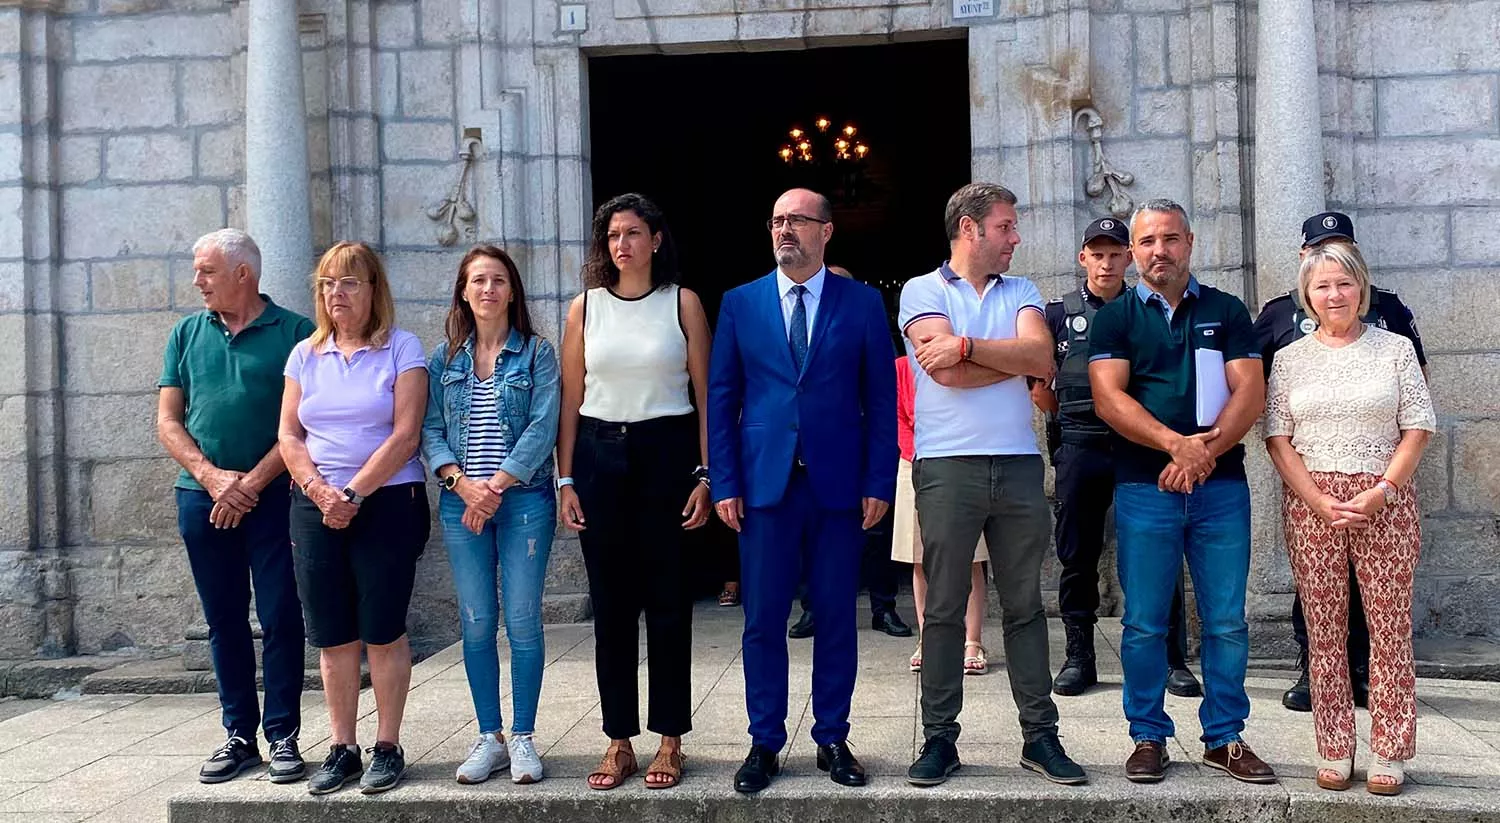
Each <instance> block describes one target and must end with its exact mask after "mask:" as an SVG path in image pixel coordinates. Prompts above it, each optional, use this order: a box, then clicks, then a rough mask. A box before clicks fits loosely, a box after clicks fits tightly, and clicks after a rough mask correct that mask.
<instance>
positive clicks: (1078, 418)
mask: <svg viewBox="0 0 1500 823" xmlns="http://www.w3.org/2000/svg"><path fill="white" fill-rule="evenodd" d="M1078 263H1079V265H1081V266H1083V269H1084V272H1085V279H1084V282H1083V284H1082V285H1080V286H1079V287H1078V289H1077V290H1076V291H1072V292H1069V293H1068V294H1066V295H1064V296H1063V297H1062V299H1060V300H1053V301H1052V302H1050V303H1048V304H1047V308H1046V316H1047V327H1048V328H1049V329H1051V331H1052V339H1053V340H1054V341H1055V347H1054V349H1053V358H1054V362H1055V367H1056V373H1055V375H1054V377H1053V380H1052V382H1051V384H1050V385H1049V384H1048V383H1047V382H1046V381H1040V380H1038V381H1033V382H1032V386H1031V397H1032V401H1033V402H1034V403H1035V404H1036V406H1037V408H1039V409H1041V410H1042V411H1044V412H1046V413H1047V450H1048V451H1049V452H1050V453H1051V456H1052V466H1053V469H1054V470H1055V471H1056V477H1057V480H1056V498H1057V503H1058V512H1057V530H1056V536H1057V559H1058V560H1059V561H1060V562H1061V563H1062V574H1061V577H1060V579H1059V581H1058V603H1059V607H1060V610H1061V612H1062V618H1063V626H1064V629H1065V630H1066V632H1067V638H1068V651H1067V661H1066V662H1064V663H1063V667H1062V670H1061V671H1059V672H1058V673H1057V677H1056V678H1055V679H1054V680H1053V682H1052V692H1053V694H1057V695H1064V696H1071V695H1078V694H1083V692H1084V691H1085V690H1086V689H1088V687H1090V686H1092V685H1094V684H1095V683H1097V682H1098V672H1097V669H1096V667H1095V663H1094V624H1095V623H1096V622H1097V620H1098V617H1097V615H1096V613H1097V612H1098V610H1099V556H1100V554H1101V553H1102V552H1103V549H1104V515H1105V512H1106V511H1107V510H1108V509H1109V507H1110V504H1111V502H1112V501H1113V499H1114V491H1115V466H1114V459H1113V457H1112V456H1111V454H1110V444H1109V427H1108V426H1106V425H1105V424H1104V422H1103V421H1101V420H1100V419H1099V417H1098V416H1097V415H1096V414H1094V396H1093V392H1092V390H1091V389H1090V388H1089V331H1090V326H1091V325H1092V324H1093V321H1094V314H1095V313H1096V312H1098V310H1099V309H1100V308H1101V307H1103V306H1104V304H1105V303H1108V302H1109V301H1111V300H1114V299H1115V298H1116V297H1119V296H1120V295H1121V294H1123V293H1124V292H1125V269H1126V267H1128V266H1129V265H1130V229H1129V228H1128V227H1127V226H1126V225H1125V223H1124V222H1123V221H1121V220H1117V219H1115V218H1112V217H1104V218H1100V219H1098V220H1095V221H1094V222H1092V223H1090V224H1089V226H1088V228H1087V229H1085V230H1084V232H1083V246H1082V248H1081V249H1080V250H1079V252H1078ZM1182 622H1183V607H1182V589H1181V582H1180V578H1179V584H1178V591H1177V595H1176V597H1175V598H1174V601H1173V604H1172V619H1171V627H1170V630H1169V635H1170V637H1169V638H1168V643H1167V648H1168V652H1167V656H1168V665H1169V667H1170V669H1171V671H1170V673H1169V676H1168V678H1167V690H1168V691H1170V692H1171V693H1172V694H1174V695H1178V696H1181V697H1197V696H1200V695H1201V694H1202V693H1203V692H1202V688H1201V687H1200V686H1199V684H1198V680H1197V678H1195V677H1194V676H1193V673H1192V672H1191V671H1189V670H1188V668H1187V665H1186V663H1185V657H1186V636H1185V635H1184V633H1183V631H1182Z"/></svg>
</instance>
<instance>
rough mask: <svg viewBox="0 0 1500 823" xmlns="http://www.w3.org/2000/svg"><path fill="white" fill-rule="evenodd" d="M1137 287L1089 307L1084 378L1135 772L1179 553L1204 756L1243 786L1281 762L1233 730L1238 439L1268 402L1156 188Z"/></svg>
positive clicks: (1238, 673) (1162, 754)
mask: <svg viewBox="0 0 1500 823" xmlns="http://www.w3.org/2000/svg"><path fill="white" fill-rule="evenodd" d="M1130 234H1131V247H1130V251H1131V255H1132V256H1133V257H1134V258H1135V268H1136V271H1138V272H1139V273H1140V276H1141V278H1140V281H1139V282H1138V283H1137V284H1136V287H1135V290H1134V294H1133V295H1126V296H1125V297H1124V298H1123V299H1120V300H1115V301H1113V302H1111V303H1109V304H1107V305H1105V306H1104V307H1103V308H1101V309H1100V310H1099V313H1098V315H1097V316H1096V317H1095V319H1094V338H1093V345H1092V350H1091V351H1092V354H1091V355H1090V357H1089V381H1090V383H1091V385H1092V387H1093V393H1094V405H1095V408H1096V410H1097V412H1098V414H1099V417H1100V419H1102V420H1103V421H1104V422H1105V423H1107V424H1108V425H1109V427H1110V429H1111V430H1112V431H1113V432H1114V434H1113V437H1114V438H1115V452H1114V453H1115V479H1116V486H1115V530H1116V533H1117V535H1118V538H1119V549H1118V552H1117V555H1118V561H1119V566H1120V585H1121V587H1122V588H1123V589H1124V591H1125V619H1124V621H1123V622H1124V632H1123V635H1122V637H1121V640H1120V660H1121V664H1122V665H1123V668H1124V670H1125V688H1124V691H1125V695H1124V697H1125V700H1124V702H1125V717H1126V719H1127V720H1129V721H1130V736H1131V739H1133V740H1134V741H1135V744H1136V747H1135V751H1134V753H1132V754H1131V755H1130V758H1129V759H1128V760H1127V761H1126V762H1125V776H1126V777H1127V778H1129V779H1130V780H1133V781H1136V782H1142V783H1152V782H1156V781H1159V780H1161V779H1162V778H1163V777H1164V776H1165V774H1166V766H1167V753H1166V739H1167V738H1168V737H1173V736H1175V735H1176V730H1175V729H1174V727H1173V725H1172V719H1171V718H1170V717H1168V716H1167V713H1166V709H1165V707H1164V705H1163V691H1164V690H1165V688H1166V680H1167V648H1166V638H1167V621H1168V618H1169V616H1170V608H1171V604H1172V595H1173V592H1174V591H1175V589H1176V582H1177V575H1178V574H1179V570H1180V569H1181V568H1182V562H1183V558H1184V557H1186V559H1187V564H1188V571H1189V572H1190V573H1191V574H1192V576H1193V588H1194V592H1195V594H1196V595H1197V601H1198V616H1199V618H1200V621H1201V623H1202V628H1203V690H1204V700H1203V703H1202V705H1201V706H1200V707H1199V711H1198V716H1199V720H1200V721H1201V722H1202V725H1203V735H1202V740H1203V745H1204V753H1203V762H1204V764H1205V765H1207V766H1211V767H1214V768H1218V769H1221V770H1223V771H1226V772H1228V773H1229V774H1230V775H1231V776H1233V777H1235V778H1237V779H1239V780H1243V781H1246V782H1251V783H1270V782H1274V781H1275V780H1276V775H1275V772H1273V771H1272V770H1271V767H1270V766H1268V765H1266V763H1265V762H1264V761H1262V760H1261V759H1260V758H1259V757H1256V755H1255V753H1254V752H1253V751H1251V750H1250V747H1249V746H1246V745H1245V744H1244V742H1243V741H1242V740H1241V739H1240V732H1241V731H1243V730H1244V728H1245V718H1246V717H1247V716H1249V714H1250V699H1249V697H1248V696H1247V695H1246V694H1245V668H1246V665H1247V663H1248V661H1249V656H1250V638H1249V631H1248V628H1247V627H1246V625H1245V582H1246V579H1247V578H1248V576H1249V573H1250V489H1249V486H1248V485H1247V484H1246V482H1245V465H1244V459H1245V449H1244V447H1243V446H1241V445H1240V438H1242V437H1244V436H1245V433H1246V432H1248V431H1249V430H1250V427H1251V426H1252V425H1254V424H1255V420H1256V418H1257V417H1259V416H1260V414H1261V412H1262V411H1263V410H1264V408H1265V395H1266V382H1265V375H1264V374H1263V373H1262V370H1261V364H1260V346H1259V345H1258V344H1257V342H1256V338H1255V334H1254V331H1253V329H1252V327H1251V324H1250V313H1249V311H1247V310H1246V309H1245V304H1244V303H1242V302H1240V300H1239V298H1237V297H1235V296H1233V295H1231V294H1227V293H1225V292H1221V291H1219V290H1218V289H1215V288H1213V287H1211V286H1205V285H1203V284H1201V283H1199V282H1198V280H1197V278H1195V277H1193V275H1192V273H1191V271H1190V270H1189V264H1190V261H1191V260H1192V255H1193V233H1192V231H1191V229H1190V227H1189V226H1188V218H1187V212H1186V211H1184V210H1183V208H1182V206H1179V205H1178V204H1176V203H1174V202H1172V201H1170V200H1150V201H1147V202H1146V203H1144V204H1142V205H1141V207H1140V208H1139V209H1137V210H1136V213H1135V216H1134V217H1133V218H1132V219H1131V227H1130Z"/></svg>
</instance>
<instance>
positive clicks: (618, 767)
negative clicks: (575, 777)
mask: <svg viewBox="0 0 1500 823" xmlns="http://www.w3.org/2000/svg"><path fill="white" fill-rule="evenodd" d="M640 769H641V767H640V764H639V763H637V762H636V759H635V752H634V751H633V750H631V748H630V746H629V745H626V744H622V743H620V742H618V741H610V744H609V748H608V749H606V750H605V752H604V759H603V760H601V761H599V768H597V769H594V771H593V772H591V773H590V774H589V776H588V784H589V788H590V789H597V790H599V791H608V790H610V789H613V788H616V787H618V786H619V785H620V784H621V783H624V782H625V778H627V777H630V776H631V775H633V774H635V773H636V772H638V771H640ZM596 777H607V778H609V779H610V780H611V781H612V782H610V783H608V784H605V785H599V784H597V783H595V782H594V778H596Z"/></svg>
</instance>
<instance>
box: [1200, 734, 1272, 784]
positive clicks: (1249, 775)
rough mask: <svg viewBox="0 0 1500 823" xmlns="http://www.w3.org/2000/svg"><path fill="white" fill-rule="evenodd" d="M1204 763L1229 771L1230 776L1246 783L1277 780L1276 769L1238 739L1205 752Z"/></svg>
mask: <svg viewBox="0 0 1500 823" xmlns="http://www.w3.org/2000/svg"><path fill="white" fill-rule="evenodd" d="M1203 765H1205V766H1211V767H1213V768H1215V769H1219V770H1220V771H1225V772H1228V773H1229V776H1230V777H1232V778H1234V779H1235V780H1243V781H1244V782H1246V783H1275V782H1276V771H1275V770H1274V769H1272V768H1271V766H1270V764H1268V763H1266V761H1264V760H1261V759H1260V758H1259V757H1256V756H1255V752H1253V751H1251V750H1250V747H1249V746H1246V745H1245V744H1244V743H1241V742H1240V741H1238V740H1236V741H1233V742H1231V743H1226V744H1225V745H1223V746H1220V747H1219V748H1217V749H1208V750H1207V751H1205V752H1203Z"/></svg>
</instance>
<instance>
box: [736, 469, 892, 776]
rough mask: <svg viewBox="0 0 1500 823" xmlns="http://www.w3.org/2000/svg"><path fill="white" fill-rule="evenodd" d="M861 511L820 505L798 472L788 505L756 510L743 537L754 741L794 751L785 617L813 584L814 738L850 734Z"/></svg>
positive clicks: (748, 700)
mask: <svg viewBox="0 0 1500 823" xmlns="http://www.w3.org/2000/svg"><path fill="white" fill-rule="evenodd" d="M860 525H861V515H860V511H859V510H858V509H848V510H837V509H824V508H820V507H819V506H818V504H817V498H816V495H815V494H814V492H813V489H812V484H811V482H810V481H809V480H808V478H807V473H806V472H805V471H803V470H801V469H794V470H793V471H792V476H791V480H790V481H789V483H788V485H787V489H786V494H785V495H784V496H783V497H782V498H781V502H780V503H779V504H777V505H775V506H770V507H766V508H756V509H749V510H748V511H746V512H745V519H744V521H743V523H742V527H741V531H740V602H741V603H743V604H744V609H745V634H744V641H743V648H744V656H745V708H746V710H747V711H748V712H749V715H750V738H751V740H752V742H754V743H755V744H756V745H758V746H765V747H766V748H768V749H771V750H772V751H780V750H781V747H782V746H785V745H786V739H787V731H786V714H787V698H788V694H789V687H788V684H787V677H788V663H787V648H786V620H787V617H788V615H789V614H790V613H791V610H792V598H793V596H794V595H795V594H796V592H797V584H798V582H799V581H801V580H804V579H805V580H806V581H807V590H808V595H809V596H810V598H811V600H812V608H813V613H814V614H816V615H817V620H818V631H817V633H816V634H815V635H813V671H812V710H813V727H812V739H813V742H815V743H817V744H819V745H826V744H829V743H836V742H839V741H841V740H845V739H847V738H848V737H849V704H850V701H851V700H852V699H853V697H854V676H855V672H856V670H857V669H858V664H859V661H858V648H857V643H858V639H857V634H856V632H855V623H856V621H855V617H854V615H855V599H856V598H857V597H858V594H859V582H858V581H859V575H858V574H857V573H855V569H856V568H857V566H858V564H859V555H860V547H861V545H862V544H863V542H864V537H863V534H862V530H861V529H860Z"/></svg>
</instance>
